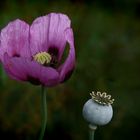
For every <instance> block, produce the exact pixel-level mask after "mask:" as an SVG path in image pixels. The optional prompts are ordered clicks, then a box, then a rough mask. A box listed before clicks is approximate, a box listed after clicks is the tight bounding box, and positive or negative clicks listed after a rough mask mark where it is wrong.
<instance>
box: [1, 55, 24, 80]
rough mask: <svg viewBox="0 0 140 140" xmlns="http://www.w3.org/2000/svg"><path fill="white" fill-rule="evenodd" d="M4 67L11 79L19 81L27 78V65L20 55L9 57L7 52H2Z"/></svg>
mask: <svg viewBox="0 0 140 140" xmlns="http://www.w3.org/2000/svg"><path fill="white" fill-rule="evenodd" d="M3 64H4V68H5V70H6V72H7V73H8V75H9V76H10V77H11V78H12V79H16V80H19V81H26V80H27V77H26V75H27V67H26V65H25V62H24V59H23V58H20V57H10V56H8V54H7V53H5V54H4V63H3Z"/></svg>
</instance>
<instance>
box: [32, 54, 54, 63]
mask: <svg viewBox="0 0 140 140" xmlns="http://www.w3.org/2000/svg"><path fill="white" fill-rule="evenodd" d="M33 59H34V60H35V61H37V62H38V63H40V64H42V65H47V64H50V62H51V60H52V56H51V55H50V54H49V53H47V52H40V53H37V54H36V55H34V56H33Z"/></svg>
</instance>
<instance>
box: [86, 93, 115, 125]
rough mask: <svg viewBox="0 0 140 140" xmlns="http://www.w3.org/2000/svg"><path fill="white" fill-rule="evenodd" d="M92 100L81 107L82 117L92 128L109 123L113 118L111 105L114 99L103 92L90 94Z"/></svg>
mask: <svg viewBox="0 0 140 140" xmlns="http://www.w3.org/2000/svg"><path fill="white" fill-rule="evenodd" d="M90 95H91V96H92V99H89V100H88V101H87V102H86V103H85V104H84V107H83V117H84V119H85V120H86V121H88V122H89V123H90V124H91V125H92V126H96V125H105V124H107V123H109V122H110V120H111V118H112V116H113V109H112V106H111V104H112V103H113V101H114V99H111V96H110V95H107V94H106V93H105V92H103V93H101V92H96V93H95V92H92V93H91V94H90Z"/></svg>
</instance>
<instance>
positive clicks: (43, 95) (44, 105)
mask: <svg viewBox="0 0 140 140" xmlns="http://www.w3.org/2000/svg"><path fill="white" fill-rule="evenodd" d="M41 117H42V120H41V121H42V123H41V133H40V137H39V140H43V137H44V134H45V129H46V124H47V101H46V89H45V87H44V86H42V88H41Z"/></svg>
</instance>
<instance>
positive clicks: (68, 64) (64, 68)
mask: <svg viewBox="0 0 140 140" xmlns="http://www.w3.org/2000/svg"><path fill="white" fill-rule="evenodd" d="M65 37H66V40H67V42H68V43H69V46H70V49H69V54H68V57H67V59H66V60H65V62H64V63H63V64H62V65H61V66H60V67H59V68H58V71H59V73H60V82H64V81H65V80H67V79H69V77H70V76H71V74H72V72H73V70H74V67H75V48H74V37H73V31H72V29H70V28H69V29H67V30H66V32H65Z"/></svg>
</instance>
